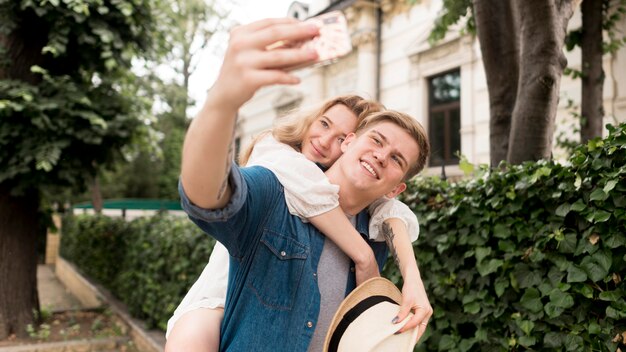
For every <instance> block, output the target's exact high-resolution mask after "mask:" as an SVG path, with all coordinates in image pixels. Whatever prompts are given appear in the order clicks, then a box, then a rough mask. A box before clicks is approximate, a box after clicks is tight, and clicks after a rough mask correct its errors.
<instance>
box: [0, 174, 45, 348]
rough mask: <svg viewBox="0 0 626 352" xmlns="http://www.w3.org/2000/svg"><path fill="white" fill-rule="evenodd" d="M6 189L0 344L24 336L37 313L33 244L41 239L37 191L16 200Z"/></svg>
mask: <svg viewBox="0 0 626 352" xmlns="http://www.w3.org/2000/svg"><path fill="white" fill-rule="evenodd" d="M10 189H11V188H10V187H9V186H8V185H6V184H0V277H1V278H2V284H1V285H0V340H2V339H6V338H7V337H8V336H10V335H11V334H16V335H17V336H26V335H27V333H26V325H28V324H33V323H34V316H33V312H39V299H38V296H37V253H36V250H35V248H36V246H35V242H36V239H37V236H44V235H45V229H43V227H42V226H40V225H39V213H38V209H39V196H38V193H37V191H36V190H30V191H28V192H27V194H26V195H24V196H19V197H16V196H12V195H11V194H10Z"/></svg>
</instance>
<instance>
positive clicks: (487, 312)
mask: <svg viewBox="0 0 626 352" xmlns="http://www.w3.org/2000/svg"><path fill="white" fill-rule="evenodd" d="M609 129H610V136H609V137H608V138H607V139H605V140H593V141H590V142H589V143H588V144H586V145H583V146H581V147H579V148H578V149H576V150H575V152H574V153H573V155H572V156H571V158H570V159H569V162H568V165H567V166H563V165H560V164H557V163H554V162H549V161H540V162H536V163H525V164H523V165H519V166H503V169H498V170H489V169H488V168H486V167H485V168H481V169H479V170H478V171H477V172H476V175H475V176H476V177H474V178H473V179H472V180H469V181H464V182H459V183H454V184H452V183H448V182H446V181H442V180H439V179H436V178H424V179H419V180H416V181H415V182H414V183H412V184H411V185H409V188H408V190H407V192H405V193H404V194H405V196H404V199H403V200H404V201H405V202H406V203H407V204H408V205H409V206H410V207H411V208H412V209H414V211H415V212H416V214H417V216H418V219H419V220H420V225H421V235H420V238H419V240H418V241H417V243H416V244H415V247H414V250H415V253H416V258H417V260H418V263H419V265H420V271H421V273H422V278H423V281H424V283H425V286H426V289H427V291H428V293H429V298H430V301H431V304H432V306H433V308H434V314H433V317H432V319H431V324H430V327H429V329H428V332H427V335H425V336H427V338H426V339H423V342H422V343H421V344H420V345H419V346H418V348H417V350H429V351H511V350H513V351H517V350H526V349H528V350H540V351H561V350H566V351H615V350H616V349H617V347H618V344H619V343H620V341H622V342H621V343H622V344H623V340H622V339H623V337H622V335H621V334H622V332H624V335H626V300H625V293H626V289H625V285H624V279H625V278H624V275H625V274H626V125H621V126H620V127H618V128H613V127H609ZM385 271H386V273H385V274H386V275H387V276H389V277H392V278H393V279H394V280H395V281H396V282H398V283H399V281H400V278H399V274H398V272H397V270H396V269H395V268H394V267H393V266H389V265H388V266H387V267H386V269H385ZM622 350H623V345H622Z"/></svg>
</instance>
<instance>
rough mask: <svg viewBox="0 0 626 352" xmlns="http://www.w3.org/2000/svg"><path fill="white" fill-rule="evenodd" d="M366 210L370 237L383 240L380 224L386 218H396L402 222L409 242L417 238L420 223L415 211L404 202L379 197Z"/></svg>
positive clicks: (379, 240)
mask: <svg viewBox="0 0 626 352" xmlns="http://www.w3.org/2000/svg"><path fill="white" fill-rule="evenodd" d="M367 210H368V211H369V213H370V239H372V240H374V241H378V242H383V241H384V240H385V238H384V237H383V234H382V233H381V225H382V224H383V222H384V221H385V220H387V219H391V218H396V219H400V220H402V222H404V225H405V226H406V228H407V232H408V234H409V236H410V237H411V242H415V240H417V237H418V236H419V233H420V225H419V223H418V222H417V217H416V216H415V213H413V211H412V210H411V209H410V208H409V207H408V206H407V205H406V204H404V203H402V202H401V201H399V200H397V199H390V198H387V197H381V198H378V199H377V200H375V201H374V202H373V203H372V204H370V206H369V207H368V209H367Z"/></svg>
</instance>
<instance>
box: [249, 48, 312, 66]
mask: <svg viewBox="0 0 626 352" xmlns="http://www.w3.org/2000/svg"><path fill="white" fill-rule="evenodd" d="M315 59H317V52H316V51H315V50H312V49H276V50H270V51H266V52H260V53H259V54H258V56H257V57H256V58H255V65H256V66H257V68H260V69H264V68H267V69H282V68H288V67H292V66H298V65H301V64H305V63H309V62H313V61H315Z"/></svg>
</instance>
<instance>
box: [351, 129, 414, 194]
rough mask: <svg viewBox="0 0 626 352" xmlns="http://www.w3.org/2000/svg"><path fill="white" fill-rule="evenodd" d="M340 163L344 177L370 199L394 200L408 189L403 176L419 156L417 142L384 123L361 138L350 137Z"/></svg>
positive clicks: (406, 133) (400, 130)
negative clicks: (383, 197)
mask: <svg viewBox="0 0 626 352" xmlns="http://www.w3.org/2000/svg"><path fill="white" fill-rule="evenodd" d="M342 150H343V151H344V155H343V157H342V158H341V160H340V161H339V162H340V163H341V167H342V170H343V173H344V174H345V175H346V176H347V177H348V179H349V181H350V183H351V184H353V185H354V186H355V187H356V189H358V190H359V192H360V193H361V194H362V195H364V196H367V197H368V198H378V197H381V196H383V195H386V196H388V197H395V196H396V195H398V194H399V193H401V192H402V191H404V189H405V188H406V185H405V184H404V183H402V180H403V179H404V176H405V175H406V173H407V171H408V170H409V168H410V166H411V165H413V164H414V163H415V162H416V161H417V158H418V156H419V149H418V146H417V142H415V140H414V139H413V138H412V137H411V135H410V134H409V133H408V132H406V131H405V130H403V129H402V128H401V127H399V126H398V125H396V124H394V123H392V122H388V121H384V122H380V123H378V124H376V125H374V126H371V127H369V128H368V129H367V130H366V131H364V132H363V133H362V134H360V135H359V136H356V135H355V134H353V133H352V134H349V135H348V136H347V137H346V140H345V142H344V143H343V144H342Z"/></svg>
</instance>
